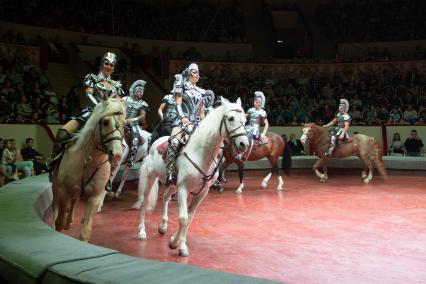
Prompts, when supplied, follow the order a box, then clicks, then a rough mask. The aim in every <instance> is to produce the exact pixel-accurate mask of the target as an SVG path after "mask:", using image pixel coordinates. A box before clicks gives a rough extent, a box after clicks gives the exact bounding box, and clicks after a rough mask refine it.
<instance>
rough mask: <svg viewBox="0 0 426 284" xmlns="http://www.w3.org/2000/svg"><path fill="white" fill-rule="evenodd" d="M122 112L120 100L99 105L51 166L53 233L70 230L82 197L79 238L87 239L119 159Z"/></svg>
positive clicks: (121, 136)
mask: <svg viewBox="0 0 426 284" xmlns="http://www.w3.org/2000/svg"><path fill="white" fill-rule="evenodd" d="M124 110H125V108H124V105H123V104H122V102H121V101H120V100H117V99H109V100H108V101H102V102H100V103H99V104H98V105H97V106H96V107H95V109H94V111H93V113H92V115H91V116H90V118H89V120H88V121H87V122H86V124H85V126H84V127H83V129H82V130H81V131H80V132H79V133H77V134H76V138H75V143H74V144H72V145H70V147H69V148H68V149H67V150H66V151H65V153H64V155H63V157H62V160H61V162H60V163H58V165H57V166H56V167H55V169H54V171H53V182H52V191H53V201H52V209H53V216H52V217H53V222H54V226H55V228H56V230H57V231H61V230H62V229H69V228H70V226H71V224H72V222H73V212H74V205H75V202H76V201H77V199H78V198H79V197H84V198H85V199H86V203H87V204H86V208H85V212H84V216H83V218H82V220H81V229H80V239H81V240H82V241H88V240H89V238H90V235H91V232H92V224H93V218H94V214H95V212H96V210H97V209H98V207H99V204H100V202H101V200H102V198H103V197H104V191H105V185H106V183H107V181H108V179H109V177H110V171H111V168H114V167H117V166H118V163H119V162H120V159H121V156H122V147H121V140H122V138H123V128H124V122H125V120H124V113H125V111H124Z"/></svg>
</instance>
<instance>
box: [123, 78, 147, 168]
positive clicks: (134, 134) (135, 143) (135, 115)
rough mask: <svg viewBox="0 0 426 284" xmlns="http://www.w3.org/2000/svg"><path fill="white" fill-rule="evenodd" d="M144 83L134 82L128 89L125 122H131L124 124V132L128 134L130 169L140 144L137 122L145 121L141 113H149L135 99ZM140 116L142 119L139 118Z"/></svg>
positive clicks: (141, 90)
mask: <svg viewBox="0 0 426 284" xmlns="http://www.w3.org/2000/svg"><path fill="white" fill-rule="evenodd" d="M145 85H146V82H145V81H144V80H137V81H135V82H134V83H133V84H132V86H131V87H130V89H129V97H127V109H126V120H131V122H130V123H128V124H126V132H128V133H130V135H131V137H130V141H131V147H130V153H129V159H128V161H127V165H128V166H129V167H132V166H133V164H134V162H135V158H136V153H137V152H138V147H139V144H140V142H141V141H140V139H141V134H140V132H139V131H140V128H139V122H140V120H141V119H145V117H144V114H143V113H147V112H148V111H149V107H148V104H147V103H146V102H145V101H144V100H142V99H139V98H138V97H137V92H138V91H140V92H142V94H143V92H144V90H145ZM141 115H142V116H143V117H141Z"/></svg>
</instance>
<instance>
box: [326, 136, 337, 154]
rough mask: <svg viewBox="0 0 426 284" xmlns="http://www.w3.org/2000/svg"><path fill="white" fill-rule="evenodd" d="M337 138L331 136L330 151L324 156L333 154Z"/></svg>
mask: <svg viewBox="0 0 426 284" xmlns="http://www.w3.org/2000/svg"><path fill="white" fill-rule="evenodd" d="M336 141H337V137H336V135H332V136H331V142H330V149H328V151H327V152H326V153H325V155H326V156H330V157H331V156H332V155H333V152H334V148H335V147H336Z"/></svg>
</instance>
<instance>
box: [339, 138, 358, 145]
mask: <svg viewBox="0 0 426 284" xmlns="http://www.w3.org/2000/svg"><path fill="white" fill-rule="evenodd" d="M353 140H354V139H353V138H352V137H349V138H348V139H344V140H339V144H346V143H351V142H352V141H353Z"/></svg>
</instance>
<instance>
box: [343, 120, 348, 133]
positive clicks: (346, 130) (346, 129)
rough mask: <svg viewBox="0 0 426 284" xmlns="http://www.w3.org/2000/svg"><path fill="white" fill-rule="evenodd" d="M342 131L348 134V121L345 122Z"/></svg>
mask: <svg viewBox="0 0 426 284" xmlns="http://www.w3.org/2000/svg"><path fill="white" fill-rule="evenodd" d="M343 130H344V131H345V132H348V131H349V122H348V121H345V127H343Z"/></svg>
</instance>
